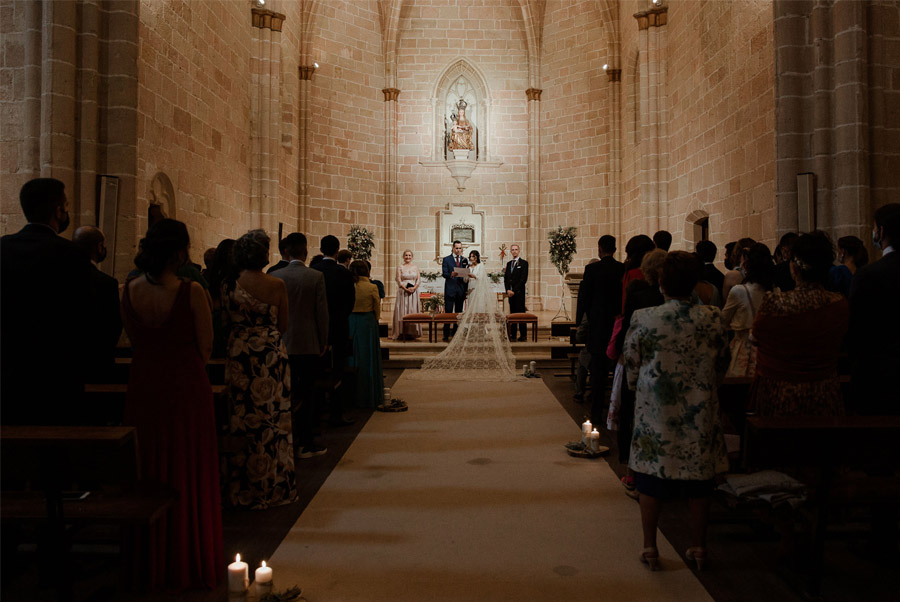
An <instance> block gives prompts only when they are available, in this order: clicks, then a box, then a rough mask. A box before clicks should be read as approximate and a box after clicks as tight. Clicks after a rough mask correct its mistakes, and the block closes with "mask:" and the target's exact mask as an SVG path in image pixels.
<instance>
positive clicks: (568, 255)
mask: <svg viewBox="0 0 900 602" xmlns="http://www.w3.org/2000/svg"><path fill="white" fill-rule="evenodd" d="M576 232H577V230H576V229H575V227H574V226H568V227H563V226H557V227H556V229H555V230H550V235H549V236H548V239H549V240H550V261H551V263H553V265H555V266H556V270H557V271H558V272H559V273H560V274H561V275H563V276H565V275H566V274H568V273H569V264H570V263H572V257H574V256H575V233H576Z"/></svg>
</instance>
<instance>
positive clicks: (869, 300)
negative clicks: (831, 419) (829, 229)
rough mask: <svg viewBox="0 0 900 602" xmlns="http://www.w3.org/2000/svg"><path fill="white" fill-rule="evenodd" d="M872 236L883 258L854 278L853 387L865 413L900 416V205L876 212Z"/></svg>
mask: <svg viewBox="0 0 900 602" xmlns="http://www.w3.org/2000/svg"><path fill="white" fill-rule="evenodd" d="M873 217H874V221H875V227H874V229H873V231H872V240H873V242H874V243H875V246H876V247H879V248H880V249H881V252H882V255H881V259H879V260H878V261H876V262H874V263H870V264H869V265H866V266H863V267H861V268H860V269H858V270H857V271H856V274H854V276H853V280H851V282H850V328H849V334H848V341H849V344H850V345H849V347H850V356H851V359H852V362H853V368H852V380H851V385H852V390H853V399H854V404H855V409H856V411H857V412H859V413H861V414H872V415H882V414H892V415H897V414H900V388H898V385H897V379H896V371H897V367H898V366H900V311H897V304H898V301H900V248H898V247H900V203H891V204H888V205H884V206H883V207H880V208H879V209H877V210H876V211H875V214H874V216H873Z"/></svg>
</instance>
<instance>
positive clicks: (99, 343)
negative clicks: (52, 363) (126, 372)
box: [72, 226, 122, 382]
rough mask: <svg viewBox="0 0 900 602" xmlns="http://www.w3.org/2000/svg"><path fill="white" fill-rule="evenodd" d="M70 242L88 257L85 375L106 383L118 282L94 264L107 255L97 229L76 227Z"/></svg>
mask: <svg viewBox="0 0 900 602" xmlns="http://www.w3.org/2000/svg"><path fill="white" fill-rule="evenodd" d="M72 242H73V243H75V246H77V247H78V248H79V249H81V250H82V251H83V252H84V253H85V254H86V255H87V256H88V257H90V259H91V305H90V309H89V312H90V313H89V314H88V316H86V321H87V326H88V328H87V340H86V344H85V356H86V359H85V362H86V368H85V369H86V370H87V373H86V376H87V377H88V378H90V379H91V380H92V381H93V382H108V381H109V379H110V378H111V377H112V372H113V370H114V369H115V363H116V345H117V344H118V343H119V337H120V336H121V335H122V314H121V313H120V310H119V281H118V280H116V279H115V278H113V277H112V276H110V275H108V274H104V273H103V272H101V271H100V269H99V268H98V267H97V264H100V263H103V261H104V260H105V259H106V255H107V251H106V237H105V236H103V232H101V231H100V229H99V228H95V227H94V226H82V227H80V228H78V229H77V230H75V234H74V236H72Z"/></svg>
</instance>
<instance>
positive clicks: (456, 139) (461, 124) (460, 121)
mask: <svg viewBox="0 0 900 602" xmlns="http://www.w3.org/2000/svg"><path fill="white" fill-rule="evenodd" d="M466 106H468V105H467V103H466V101H465V100H463V99H462V98H460V99H459V102H458V103H456V110H457V111H458V113H456V114H454V115H451V116H450V118H451V119H452V120H453V127H451V128H450V150H452V151H454V150H474V149H475V145H474V144H473V142H472V131H473V130H474V129H475V128H473V127H472V124H471V123H469V120H468V119H466Z"/></svg>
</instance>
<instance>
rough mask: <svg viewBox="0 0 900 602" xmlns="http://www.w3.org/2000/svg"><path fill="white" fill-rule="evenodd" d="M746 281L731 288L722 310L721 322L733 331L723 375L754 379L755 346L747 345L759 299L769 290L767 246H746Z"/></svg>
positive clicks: (770, 264) (770, 274) (771, 264)
mask: <svg viewBox="0 0 900 602" xmlns="http://www.w3.org/2000/svg"><path fill="white" fill-rule="evenodd" d="M741 265H742V267H743V270H744V274H746V278H745V279H744V282H743V284H738V285H736V286H733V287H732V288H731V291H730V292H729V293H728V300H727V301H726V302H725V307H724V309H722V323H723V324H724V325H725V329H726V330H731V331H733V332H734V336H733V337H732V339H731V344H730V345H729V348H730V350H731V363H730V364H729V366H728V372H727V373H726V376H743V377H747V376H754V375H755V374H756V346H755V345H753V344H752V343H751V342H750V328H751V327H752V326H753V320H754V319H755V318H756V312H757V310H758V309H759V308H760V306H761V305H762V301H763V296H764V295H765V294H766V292H767V291H770V290H772V281H773V279H774V277H775V263H774V261H773V260H772V256H771V255H770V254H769V247H767V246H766V245H764V244H762V243H759V242H758V243H756V244H753V245H751V246H750V250H749V251H747V252H746V253H744V254H743V259H742V263H741Z"/></svg>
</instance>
